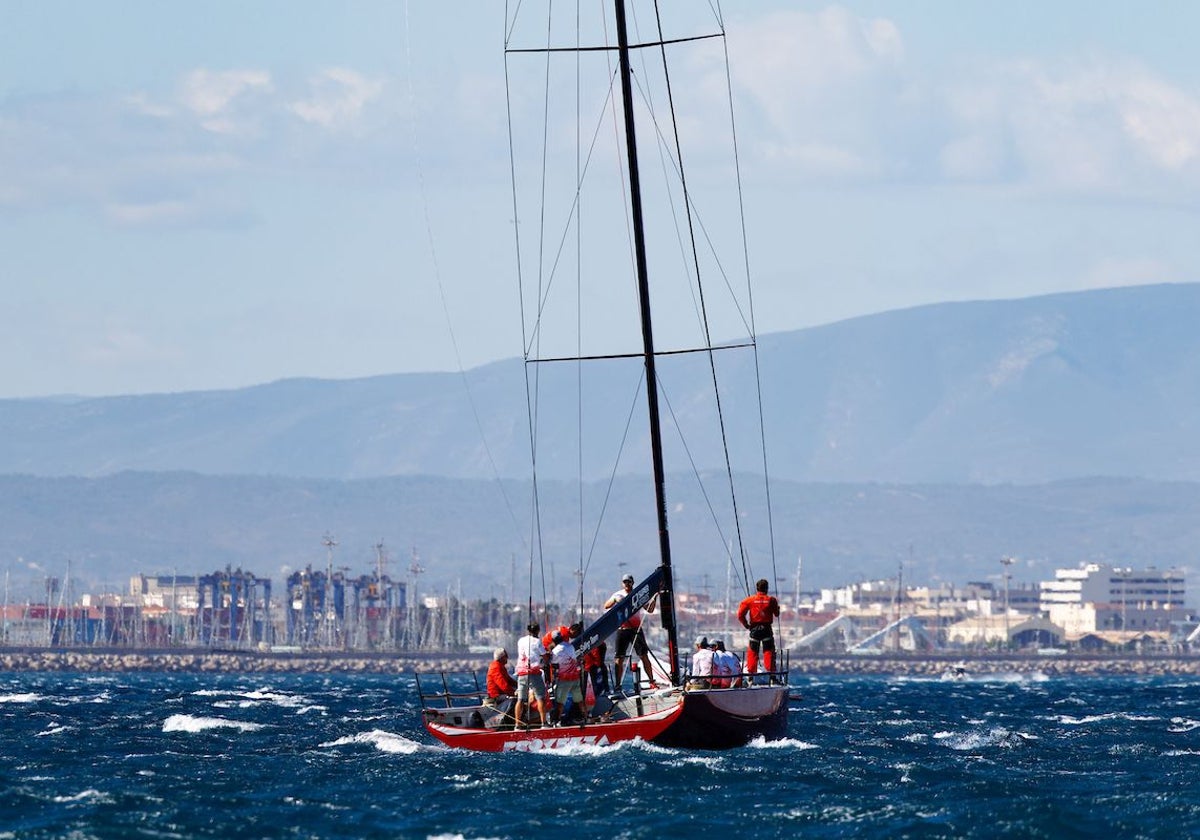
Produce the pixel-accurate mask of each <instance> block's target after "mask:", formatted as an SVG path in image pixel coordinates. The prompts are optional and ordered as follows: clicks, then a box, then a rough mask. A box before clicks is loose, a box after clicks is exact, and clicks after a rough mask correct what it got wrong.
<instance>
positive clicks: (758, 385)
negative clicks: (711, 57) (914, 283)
mask: <svg viewBox="0 0 1200 840" xmlns="http://www.w3.org/2000/svg"><path fill="white" fill-rule="evenodd" d="M714 2H716V12H717V14H718V15H720V13H721V6H720V0H714ZM722 31H724V22H723V21H722ZM721 47H722V49H723V50H724V55H725V90H726V93H727V94H728V96H729V128H730V136H731V137H732V138H733V169H734V178H735V180H736V181H737V199H738V219H739V221H740V222H741V233H742V258H743V260H744V261H745V264H744V270H745V276H746V301H747V304H746V305H747V308H748V309H749V314H750V336H751V338H752V339H753V340H752V341H751V345H752V346H753V357H754V390H755V396H756V397H757V402H758V432H759V442H760V443H761V445H762V469H763V492H764V493H765V501H766V506H767V539H768V541H769V546H770V552H771V581H772V586H773V587H774V588H775V591H777V592H778V591H779V570H778V568H777V566H776V558H775V515H774V505H773V504H772V502H771V472H770V469H769V468H768V464H769V461H768V458H767V421H766V414H765V412H764V410H763V391H762V368H761V366H760V365H759V358H758V327H757V326H756V324H755V319H754V284H753V283H752V282H751V280H750V277H751V274H750V238H749V234H748V233H747V231H746V205H745V197H744V195H743V193H742V159H741V155H739V154H738V141H737V139H738V134H737V120H736V119H735V117H734V105H733V79H732V77H731V76H730V73H729V40H728V39H727V38H722V39H721ZM799 599H800V593H799V592H796V603H799Z"/></svg>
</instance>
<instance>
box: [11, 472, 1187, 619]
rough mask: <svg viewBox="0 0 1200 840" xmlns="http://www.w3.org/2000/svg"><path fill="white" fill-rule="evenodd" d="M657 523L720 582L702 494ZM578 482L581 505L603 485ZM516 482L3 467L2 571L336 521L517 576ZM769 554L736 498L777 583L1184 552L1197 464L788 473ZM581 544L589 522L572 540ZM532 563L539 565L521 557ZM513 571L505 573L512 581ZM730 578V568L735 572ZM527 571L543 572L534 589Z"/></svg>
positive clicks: (287, 563) (1023, 577)
mask: <svg viewBox="0 0 1200 840" xmlns="http://www.w3.org/2000/svg"><path fill="white" fill-rule="evenodd" d="M680 486H681V492H680V493H679V494H678V495H677V496H676V497H675V498H674V505H673V508H672V513H671V532H672V538H673V541H674V546H675V560H676V566H677V574H678V577H679V581H680V586H681V588H682V589H684V590H692V591H695V590H701V589H704V588H706V587H707V588H708V589H709V591H710V592H711V593H712V594H713V595H714V596H719V595H722V594H723V593H724V588H725V581H726V574H727V572H726V570H727V568H728V562H727V560H726V558H725V557H723V556H721V554H720V552H719V546H720V544H721V543H720V541H719V540H718V541H715V545H716V546H717V547H718V548H717V549H716V550H715V549H714V540H713V539H712V531H711V525H710V521H709V518H708V516H707V510H706V505H705V504H704V502H703V501H702V500H701V499H700V498H699V497H698V496H697V495H696V494H695V492H694V491H693V490H692V489H691V488H690V486H689V485H688V484H687V483H686V482H681V483H680ZM585 489H586V492H587V498H588V499H589V502H590V506H591V508H592V509H594V508H595V506H596V504H597V500H598V499H599V497H601V496H602V495H604V492H605V489H606V488H605V487H604V486H596V485H593V486H589V487H587V488H585ZM648 492H649V491H648V488H647V487H646V486H645V482H640V481H639V482H635V481H633V480H623V481H619V482H618V485H617V487H616V488H615V489H614V492H613V494H612V496H611V498H610V499H609V504H608V514H607V516H606V517H605V519H604V521H605V522H606V523H607V524H606V525H605V526H604V527H603V528H602V529H601V530H600V531H599V533H598V535H597V541H596V545H595V547H594V549H589V551H588V556H590V557H591V558H592V559H591V561H590V562H589V566H588V570H587V578H586V581H587V587H588V592H589V593H592V594H594V593H595V592H599V593H602V594H604V595H607V594H608V592H610V591H611V590H612V588H613V587H614V581H615V580H616V579H617V578H618V577H619V574H620V570H619V567H618V564H619V563H623V564H626V565H625V566H624V567H623V568H625V569H629V570H633V571H635V572H648V571H649V570H650V569H651V568H652V567H653V566H654V565H655V564H656V563H657V557H656V553H655V552H656V550H657V542H656V538H655V523H654V521H653V512H652V506H651V505H650V504H648V503H647V498H646V494H647V493H648ZM542 498H543V499H544V500H546V501H547V502H548V510H547V513H546V516H545V517H544V518H545V521H546V522H547V523H551V522H563V521H574V519H575V517H574V516H573V515H572V506H573V505H574V504H575V495H574V491H573V489H572V488H570V487H568V486H567V485H557V484H554V483H549V484H546V485H545V486H543V487H542ZM528 500H529V486H528V484H527V483H524V482H514V483H511V484H505V485H504V487H503V490H502V488H501V486H500V485H499V484H498V483H496V482H486V481H463V480H453V479H429V478H381V479H363V480H357V481H334V480H328V479H300V478H279V477H274V478H272V477H256V476H249V477H246V476H243V477H213V476H201V475H196V474H190V473H158V474H149V473H121V474H118V475H114V476H108V477H104V478H98V479H85V478H35V477H28V476H7V477H0V516H2V518H3V522H4V528H3V529H0V558H4V560H3V563H2V564H0V571H4V572H6V573H8V578H9V584H10V587H11V593H12V594H11V597H12V600H13V601H14V602H18V603H19V602H21V601H23V600H25V599H26V598H29V597H32V598H38V597H40V593H41V592H42V591H44V590H42V586H43V579H44V577H45V576H47V575H50V576H57V577H59V578H62V577H64V576H65V575H66V573H67V570H68V563H69V564H70V570H71V575H72V577H73V578H74V579H79V578H82V579H83V580H85V581H88V582H91V583H93V584H95V585H97V586H99V585H102V584H104V583H105V582H107V584H108V587H107V588H108V589H110V590H112V589H120V590H123V589H124V588H125V586H126V585H127V579H128V576H129V575H130V574H133V573H134V572H138V571H142V572H150V573H166V574H170V573H171V572H172V571H177V572H178V573H179V574H200V573H206V572H210V571H214V570H217V569H221V568H224V567H225V566H226V565H232V566H234V567H241V568H243V569H246V570H249V571H253V572H254V573H256V574H258V575H262V576H267V577H271V578H273V580H274V581H275V584H276V586H277V587H281V586H282V583H283V579H284V577H285V576H286V575H285V572H284V571H283V570H285V569H297V568H303V567H304V566H305V565H308V564H311V565H313V566H314V567H316V568H324V567H325V565H326V563H327V558H326V550H325V548H324V546H323V545H322V543H321V538H322V536H323V535H324V534H325V533H326V532H329V533H331V534H333V535H334V537H335V538H336V539H337V541H338V546H337V547H336V549H335V556H334V564H335V565H336V566H338V567H342V566H344V567H347V568H349V569H350V572H351V574H353V575H358V574H365V573H367V572H369V571H370V570H371V569H372V568H374V559H375V550H374V546H375V544H376V543H378V542H379V541H380V540H383V541H384V542H385V543H386V545H387V547H388V552H389V554H390V556H391V558H392V563H391V566H390V568H389V572H390V573H391V574H392V575H393V576H394V577H401V578H404V577H407V576H408V574H407V569H408V567H409V565H410V563H411V551H412V550H413V548H414V547H415V548H416V550H417V551H418V552H419V555H420V562H421V564H422V565H423V566H424V567H425V569H426V573H425V575H424V576H423V577H422V578H421V581H420V588H421V590H422V591H423V592H444V591H445V589H446V588H447V587H450V586H457V585H461V587H462V591H463V592H464V594H467V595H479V596H496V597H507V596H508V595H509V593H510V588H511V589H512V590H515V595H516V598H517V600H523V598H524V597H525V596H526V595H527V594H528V584H527V581H528V570H529V565H530V561H529V550H528V548H527V545H528V543H527V540H528V537H529V515H528ZM773 500H774V507H775V549H776V568H775V569H774V570H773V569H772V568H771V562H770V544H769V541H768V535H767V529H766V527H765V522H764V521H763V518H762V514H761V513H760V512H759V506H758V505H757V504H753V502H754V501H755V500H754V499H750V500H749V501H751V502H752V504H751V505H749V506H748V510H749V513H748V515H747V517H746V518H745V520H744V523H743V524H744V526H745V527H744V529H743V530H744V533H745V534H746V535H747V536H748V538H749V540H750V542H749V546H748V548H749V555H750V564H751V566H750V572H751V574H752V575H754V576H757V575H765V576H768V577H775V576H776V575H778V579H779V581H780V584H781V586H783V587H785V588H790V587H791V581H792V579H793V576H794V574H795V570H796V560H797V557H802V558H803V570H802V575H803V585H804V586H805V587H806V588H807V587H819V586H821V585H833V584H843V583H848V582H853V581H855V580H862V579H867V580H870V579H877V578H892V577H894V576H895V574H896V572H897V569H898V566H899V564H900V563H901V562H903V563H904V565H905V572H904V575H905V580H906V581H916V582H922V583H923V582H932V581H935V580H938V579H941V580H946V581H950V582H954V583H963V582H965V581H968V580H984V579H988V578H992V579H996V578H997V577H998V575H999V574H1000V571H1001V566H1000V563H999V561H1000V558H1002V557H1004V556H1008V555H1014V556H1016V557H1018V558H1020V561H1021V562H1020V563H1019V564H1018V565H1017V566H1014V567H1013V570H1012V571H1013V576H1014V581H1016V582H1032V581H1036V580H1042V579H1046V578H1049V577H1052V576H1053V569H1054V568H1056V567H1059V566H1074V565H1075V564H1077V563H1078V562H1080V561H1084V560H1092V561H1102V562H1104V561H1107V562H1112V563H1116V564H1127V565H1132V566H1134V567H1144V566H1147V565H1158V566H1160V567H1169V566H1180V567H1185V568H1186V567H1188V566H1189V565H1191V564H1192V563H1194V559H1195V549H1196V546H1197V545H1198V544H1200V484H1192V483H1187V484H1184V483H1164V482H1147V481H1140V480H1131V479H1091V480H1081V481H1072V482H1056V483H1053V484H1046V485H1038V486H1014V485H999V486H991V487H987V486H969V487H963V486H953V485H892V484H862V485H853V484H797V483H793V482H786V481H785V482H779V483H777V484H776V485H775V487H774V488H773ZM543 538H544V539H543V545H544V550H545V555H546V557H547V560H548V563H547V566H546V580H545V590H546V592H547V593H548V594H549V595H551V596H552V597H553V596H554V594H555V593H561V592H566V593H568V596H569V593H570V592H571V591H572V590H573V586H574V578H573V576H572V572H573V571H574V570H575V569H576V568H577V566H578V562H579V561H578V558H579V555H580V550H579V544H580V539H579V534H578V532H577V530H575V529H574V528H573V527H570V526H566V527H553V526H550V525H549V524H548V525H547V528H546V530H545V532H544V535H543ZM585 542H587V544H589V545H590V540H588V541H585ZM535 568H537V567H536V566H535ZM514 579H515V581H516V584H515V586H514V584H513V581H514ZM734 580H735V581H736V580H737V577H736V576H735V577H734ZM736 585H737V584H736V583H735V586H736ZM541 590H542V583H541V579H540V577H538V578H537V580H536V582H535V592H537V593H538V594H539V597H540V593H541Z"/></svg>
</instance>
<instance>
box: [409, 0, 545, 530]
mask: <svg viewBox="0 0 1200 840" xmlns="http://www.w3.org/2000/svg"><path fill="white" fill-rule="evenodd" d="M411 31H412V26H411V20H410V17H409V4H408V2H407V0H405V3H404V54H405V62H406V64H407V70H408V72H407V92H408V102H409V108H410V109H411V110H412V113H413V114H414V115H415V114H416V113H417V95H416V90H415V89H414V87H413V56H412V41H411V39H410V37H409V36H410V34H411ZM409 140H410V142H411V144H412V150H413V160H414V162H415V165H416V170H417V185H418V189H419V191H420V194H421V210H422V217H423V219H424V222H425V239H426V242H427V243H428V246H429V258H430V261H431V262H432V263H433V276H434V280H435V282H436V285H437V291H438V300H439V301H440V303H441V307H442V316H443V318H444V319H445V322H446V332H447V334H448V335H449V337H450V346H451V348H452V349H453V352H454V363H455V366H456V368H457V371H458V376H459V379H460V380H461V381H462V385H463V390H464V392H465V393H466V397H467V404H468V405H469V406H470V408H471V416H472V417H473V418H474V420H475V428H476V429H477V430H478V431H479V440H480V442H481V443H482V444H483V450H484V453H485V454H486V456H487V460H488V466H489V467H490V468H491V471H492V477H493V479H494V480H495V482H496V486H497V487H498V488H499V489H500V495H501V498H503V500H504V507H505V509H506V510H507V511H508V516H509V520H510V521H511V522H512V525H513V530H514V532H515V533H516V535H517V538H518V539H519V540H521V542H522V544H524V543H525V538H524V536H523V535H522V534H521V530H520V526H519V525H518V524H517V515H516V512H515V511H514V509H513V505H512V502H511V500H510V499H509V498H508V492H507V491H506V490H505V489H504V482H503V481H502V480H501V478H500V469H499V467H498V466H497V465H496V458H495V456H494V455H493V454H492V448H491V446H490V445H489V444H488V439H487V434H486V433H485V432H484V427H483V419H482V418H481V417H480V414H479V406H478V404H477V403H476V401H475V394H474V391H472V389H471V381H470V378H469V377H468V376H467V371H466V368H465V367H464V366H463V361H462V352H461V351H460V349H459V346H458V336H457V334H456V333H455V330H454V320H453V319H452V318H451V316H450V305H449V302H448V301H447V299H446V286H445V283H444V282H443V280H442V270H441V265H440V263H439V262H438V250H437V244H436V240H435V237H434V234H433V222H432V220H431V219H430V216H429V193H428V190H427V188H426V183H425V166H424V158H423V156H422V155H421V148H420V143H419V140H418V137H417V121H416V119H412V120H410V121H409Z"/></svg>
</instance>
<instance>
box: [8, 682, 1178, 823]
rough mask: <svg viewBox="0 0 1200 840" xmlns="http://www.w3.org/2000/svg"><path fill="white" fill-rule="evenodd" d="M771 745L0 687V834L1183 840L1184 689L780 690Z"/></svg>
mask: <svg viewBox="0 0 1200 840" xmlns="http://www.w3.org/2000/svg"><path fill="white" fill-rule="evenodd" d="M793 682H794V686H795V690H796V692H797V693H798V694H799V695H801V699H799V700H795V701H793V702H792V704H791V733H790V737H789V738H788V739H786V740H784V741H779V742H774V743H768V744H762V743H758V744H753V745H751V746H749V747H746V748H744V749H739V750H735V751H731V752H722V753H702V752H687V751H680V750H670V749H662V748H659V747H655V746H649V745H644V744H632V745H631V744H625V745H619V746H614V747H608V748H585V749H572V750H566V751H562V752H547V753H538V754H526V753H511V754H501V755H489V754H479V753H466V752H462V751H458V750H450V749H446V748H444V747H442V746H439V745H437V744H436V743H435V742H434V741H433V740H432V739H431V738H429V737H428V736H427V735H426V734H425V733H424V731H423V729H421V728H420V725H419V722H418V715H417V710H418V706H417V702H416V696H415V689H414V686H413V681H412V678H411V677H386V676H378V675H367V676H363V675H353V676H351V675H319V676H297V675H278V676H262V675H255V676H241V675H239V676H233V675H230V676H199V675H164V674H128V673H122V674H106V675H95V674H62V673H3V674H0V837H3V838H42V837H68V838H109V837H111V838H116V837H120V838H134V837H222V838H226V837H263V838H274V837H279V838H310V837H311V838H325V837H346V838H351V837H354V838H357V837H414V838H435V837H436V838H459V837H461V838H492V837H514V838H534V837H537V838H559V837H578V838H594V837H630V838H633V837H654V838H659V837H682V836H690V837H697V836H704V837H710V838H718V837H721V838H732V837H734V836H739V837H746V838H763V837H879V838H884V837H886V838H898V837H1020V838H1026V837H1053V838H1060V837H1088V838H1090V837H1114V838H1116V837H1119V838H1134V837H1195V836H1200V681H1196V680H1191V679H1187V680H1184V679H1179V678H1130V677H1124V678H1107V677H1057V676H1056V677H1052V678H1048V677H1044V676H1041V675H1034V676H1018V675H1011V676H1008V677H1004V676H1000V677H992V678H989V679H971V678H968V679H966V680H963V681H942V680H937V679H927V680H918V679H906V678H901V677H890V678H889V677H873V678H849V677H839V678H801V679H794V680H793Z"/></svg>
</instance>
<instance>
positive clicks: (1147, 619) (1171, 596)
mask: <svg viewBox="0 0 1200 840" xmlns="http://www.w3.org/2000/svg"><path fill="white" fill-rule="evenodd" d="M1186 594H1187V588H1186V585H1185V582H1184V576H1183V572H1182V571H1180V570H1178V569H1162V570H1160V569H1154V568H1149V569H1140V570H1135V569H1131V568H1128V567H1126V568H1114V567H1111V566H1102V565H1100V564H1097V563H1087V564H1084V565H1081V566H1080V567H1079V568H1077V569H1058V570H1056V571H1055V573H1054V580H1052V581H1044V582H1043V583H1042V585H1041V606H1042V611H1043V612H1044V613H1045V614H1046V615H1047V616H1048V617H1049V619H1050V621H1052V622H1053V623H1055V624H1057V625H1059V626H1061V627H1062V628H1063V629H1064V630H1066V632H1067V634H1068V635H1070V636H1076V635H1080V634H1083V633H1095V632H1097V631H1105V630H1123V631H1130V630H1166V629H1167V628H1168V627H1169V625H1170V623H1171V622H1172V621H1176V620H1180V619H1183V618H1185V617H1186V616H1187V610H1186V609H1185V607H1184V599H1185V595H1186Z"/></svg>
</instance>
